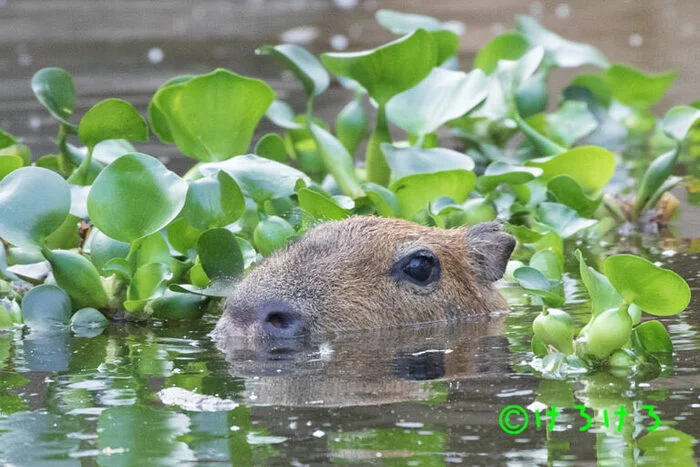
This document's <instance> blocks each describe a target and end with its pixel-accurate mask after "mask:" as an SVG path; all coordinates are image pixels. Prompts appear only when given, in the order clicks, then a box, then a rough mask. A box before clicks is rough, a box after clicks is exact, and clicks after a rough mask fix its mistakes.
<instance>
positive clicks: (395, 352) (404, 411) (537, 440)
mask: <svg viewBox="0 0 700 467" xmlns="http://www.w3.org/2000/svg"><path fill="white" fill-rule="evenodd" d="M380 7H382V8H393V9H401V10H404V11H412V12H420V13H426V14H431V15H434V16H437V17H439V18H441V19H443V20H448V19H455V20H459V21H462V22H463V23H464V25H465V26H466V30H465V33H464V35H463V36H462V48H461V51H460V61H461V63H462V67H463V68H469V67H470V63H471V61H472V59H473V56H474V53H475V51H476V50H478V48H479V47H481V46H482V45H483V44H485V43H486V42H487V41H488V40H489V38H491V37H492V36H493V35H494V34H495V33H498V32H501V31H502V30H503V29H508V28H509V27H511V26H512V24H513V19H514V15H515V14H516V13H530V14H533V15H535V16H537V17H538V18H539V19H540V20H541V21H542V22H543V23H544V25H545V26H546V27H548V28H550V29H552V30H554V31H556V32H558V33H560V34H562V35H564V36H565V37H567V38H569V39H572V40H578V41H586V42H590V43H592V44H594V45H595V46H597V47H598V48H600V49H601V50H602V51H603V52H604V53H605V54H606V55H607V56H608V57H609V58H610V59H611V61H621V62H626V63H630V64H633V65H636V66H639V67H642V68H644V69H647V70H649V71H663V70H666V69H669V68H676V69H679V70H680V71H681V76H680V78H679V79H678V80H677V82H676V83H675V84H674V86H673V87H672V88H671V91H670V92H669V94H668V96H667V97H666V99H664V101H663V102H662V103H661V104H660V105H659V106H658V109H656V110H657V111H658V112H657V113H659V114H662V113H663V112H664V111H665V110H666V109H667V108H669V107H670V106H672V105H678V104H684V103H688V102H691V101H694V100H696V99H697V98H698V97H699V96H700V92H698V91H699V88H698V85H697V76H699V75H700V47H698V45H697V44H698V41H699V39H700V3H699V2H696V1H692V0H685V1H680V0H679V1H661V0H633V1H599V0H589V1H586V2H583V1H581V2H569V3H568V4H566V3H561V2H551V1H542V2H526V1H515V0H503V1H495V0H494V1H492V2H477V1H458V0H449V1H447V0H444V1H431V2H427V1H425V2H424V1H367V0H365V1H362V0H359V1H358V0H354V1H353V0H335V1H330V0H279V1H277V0H249V1H215V0H205V1H204V0H202V1H196V2H195V1H184V0H169V1H150V2H149V1H144V0H121V1H106V0H103V1H98V0H50V1H49V0H43V1H40V0H0V127H2V128H4V129H5V130H7V131H9V132H11V133H13V134H15V135H17V136H20V137H23V138H24V139H25V142H26V143H27V144H28V145H29V146H30V147H31V148H32V149H33V150H34V152H35V155H41V154H44V153H47V152H50V151H52V150H53V149H54V146H53V143H52V141H51V138H52V137H53V135H54V134H55V131H56V128H55V126H54V125H53V123H52V121H51V119H50V117H49V116H48V114H47V113H46V112H45V111H43V110H42V109H41V108H40V107H39V104H38V103H37V102H36V101H35V100H34V98H33V96H32V94H31V90H30V88H29V79H30V78H31V75H32V74H33V73H34V72H35V71H36V70H37V69H39V68H41V67H44V66H54V65H55V66H61V67H64V68H66V69H67V70H69V71H70V72H71V73H72V74H73V76H74V77H75V82H76V87H77V91H78V94H79V99H78V110H77V113H78V114H82V113H83V112H84V111H85V110H86V109H87V108H89V107H90V106H91V105H93V104H94V103H95V102H97V101H98V100H100V99H103V98H106V97H113V96H114V97H122V98H125V99H127V100H129V101H131V102H133V103H134V104H135V105H137V107H138V108H139V110H141V111H143V110H145V108H146V105H147V104H148V101H149V100H150V97H151V96H152V94H153V92H154V90H155V89H156V88H157V87H158V86H159V85H160V84H162V83H163V82H164V81H165V80H167V79H168V78H170V77H172V76H174V75H177V74H182V73H201V72H206V71H209V70H211V69H212V68H215V67H226V68H229V69H232V70H234V71H236V72H238V73H241V74H245V75H250V76H256V77H262V78H264V79H266V80H267V81H268V82H269V83H270V84H271V85H272V86H273V87H274V88H275V90H276V91H277V92H278V95H279V96H280V97H281V98H283V99H286V100H288V101H289V102H290V103H292V104H293V105H294V106H295V107H296V108H297V109H301V107H302V100H303V98H302V95H301V92H300V91H301V90H300V88H299V86H298V85H297V84H296V82H294V80H293V79H292V78H291V77H290V76H288V75H287V74H286V73H284V72H281V69H280V67H279V65H278V64H277V63H276V62H275V61H274V60H271V59H269V58H261V57H256V56H255V55H254V53H253V51H254V49H255V47H256V46H258V45H260V44H263V43H276V42H279V41H281V40H282V37H285V38H288V37H289V36H290V35H291V36H292V37H296V38H297V39H300V38H301V39H304V37H306V38H307V39H308V38H310V37H311V38H312V40H311V41H310V42H307V43H306V44H305V45H306V46H307V47H309V48H310V49H311V50H312V51H314V52H316V53H318V52H322V51H326V50H330V49H331V43H333V44H335V45H336V46H338V45H343V42H344V41H347V43H348V48H349V49H363V48H369V47H374V46H376V45H378V44H380V43H382V42H384V41H386V40H389V39H390V38H391V36H390V35H389V33H387V32H385V31H383V30H381V28H380V27H379V26H378V25H376V24H375V22H374V19H373V11H374V10H376V9H377V8H380ZM299 28H301V29H299ZM285 33H286V35H285ZM314 36H315V37H314ZM570 76H571V75H570V74H569V73H568V72H560V73H558V74H557V75H555V79H554V80H553V87H554V88H555V89H558V88H559V87H560V86H563V85H564V84H565V83H566V82H567V80H568V79H569V77H570ZM347 99H349V96H347V94H346V93H345V92H343V91H342V90H341V89H339V88H338V87H337V86H334V87H333V88H331V90H330V91H329V92H328V93H327V94H326V95H324V96H323V97H322V98H321V99H320V100H319V102H318V109H319V113H320V115H321V116H323V117H325V118H327V119H330V118H331V117H332V116H333V115H334V113H335V112H336V111H337V110H338V108H339V107H340V106H341V105H343V104H344V103H345V102H346V100H347ZM270 129H271V126H269V124H268V123H263V125H261V130H262V131H267V130H270ZM139 148H140V149H141V150H143V151H144V152H147V153H150V154H153V155H156V156H159V157H161V158H163V159H165V160H166V161H168V162H169V164H170V165H171V166H172V167H174V168H176V169H178V170H183V169H185V168H186V167H187V166H188V165H189V164H190V162H189V161H187V160H184V158H182V157H181V156H178V155H177V153H176V151H175V149H174V147H165V146H161V145H159V144H158V143H157V142H156V141H155V140H154V141H153V142H152V143H148V144H145V145H139ZM676 194H677V195H678V196H679V197H680V198H681V199H682V200H683V201H684V206H683V207H682V211H681V215H680V217H679V218H678V219H677V220H676V221H674V222H673V223H672V224H671V225H670V226H669V228H668V229H666V230H663V231H662V232H660V233H659V234H658V235H646V236H643V237H639V236H632V237H626V238H620V237H619V236H617V235H616V234H614V233H611V234H609V235H608V236H607V237H605V238H604V239H603V242H601V244H595V245H586V244H583V246H582V247H583V248H585V249H586V252H587V256H588V257H589V258H590V259H591V262H593V263H595V259H596V258H600V255H602V254H604V253H607V252H618V251H619V252H632V253H635V254H640V255H643V256H644V257H647V258H650V259H652V260H654V261H661V262H662V263H663V264H665V265H667V266H668V267H671V268H673V269H674V270H676V271H678V272H679V273H681V274H682V275H683V276H684V277H685V278H686V279H687V280H688V281H689V283H690V285H691V287H693V293H694V295H695V296H696V297H697V284H698V277H699V276H700V267H699V266H698V264H699V263H698V256H697V255H698V254H700V241H699V240H698V239H699V238H700V230H699V229H700V215H699V214H698V211H697V208H696V207H695V206H693V205H692V203H688V202H687V201H686V199H687V198H688V196H687V194H686V193H685V191H684V190H678V191H677V192H676ZM691 200H692V196H691ZM567 256H568V258H569V259H568V260H567V267H566V269H567V274H568V275H567V277H568V280H567V295H568V303H569V304H568V305H567V307H568V308H567V311H570V312H571V313H572V314H574V315H575V316H576V317H577V319H578V322H579V324H581V323H583V320H584V316H585V314H586V313H587V311H588V310H587V302H586V297H585V294H584V292H583V291H582V290H583V289H582V288H581V285H580V284H579V283H578V282H577V281H576V280H574V279H573V278H576V277H578V274H576V272H575V270H576V266H577V265H576V264H574V263H573V262H572V261H571V260H572V259H573V258H572V257H571V256H570V255H567ZM504 293H506V294H508V295H509V297H510V300H511V302H512V303H513V304H514V306H513V311H512V312H511V313H510V314H509V315H508V316H495V317H492V319H491V320H490V321H489V322H473V323H462V324H459V325H436V326H419V327H411V328H406V329H397V330H387V331H383V332H368V333H362V334H360V335H357V334H354V335H353V334H350V335H343V336H319V337H318V338H314V340H311V341H303V342H297V343H294V344H293V345H289V344H288V345H286V346H284V347H282V348H280V347H274V346H273V347H270V346H267V347H261V346H242V347H241V348H240V349H237V350H236V351H231V352H229V353H227V354H223V353H221V352H219V351H218V350H217V349H216V348H214V346H213V344H212V343H211V342H210V340H209V339H208V338H207V333H208V331H209V330H210V329H211V328H212V326H213V322H212V321H210V322H203V323H199V324H197V325H187V326H177V325H173V326H170V325H159V324H158V323H154V324H151V325H148V326H136V325H116V324H115V325H112V326H110V328H108V330H107V331H106V332H105V333H104V334H103V335H101V336H98V337H95V338H92V339H87V338H79V337H74V336H71V335H70V334H66V335H58V336H52V337H51V338H48V339H47V338H42V337H40V336H36V335H34V336H33V335H26V334H25V335H23V334H22V333H20V332H19V331H18V332H15V333H13V334H9V333H8V334H0V464H10V465H38V464H44V465H160V464H169V465H172V464H183V465H193V464H197V465H220V464H222V463H223V464H229V463H230V464H235V465H246V464H261V463H262V464H272V465H278V464H279V465H302V464H312V465H322V464H328V463H356V464H360V465H366V464H377V465H383V464H387V465H448V464H452V463H462V464H465V465H494V464H501V465H503V464H506V465H535V464H542V465H545V464H550V465H569V464H584V465H591V464H594V463H596V462H597V463H598V464H600V465H633V464H635V463H637V464H640V465H672V464H674V463H675V464H676V465H694V464H695V461H694V458H695V457H696V453H697V452H698V451H697V450H698V448H697V444H696V439H700V353H698V348H699V347H700V336H698V327H699V326H700V315H699V313H700V303H699V302H698V300H700V299H698V298H694V299H693V302H692V303H691V306H690V308H689V309H688V310H686V311H685V312H684V313H682V314H681V315H680V316H677V317H673V318H667V319H664V320H663V322H664V324H665V325H666V326H667V328H668V329H669V332H670V334H671V337H672V339H673V341H674V343H675V349H676V353H675V355H674V364H673V366H672V367H669V368H666V369H665V370H664V372H663V373H662V374H660V375H657V377H656V378H651V379H650V378H649V377H648V375H647V376H638V377H632V378H630V377H624V376H623V377H617V376H615V375H611V374H609V373H598V374H593V375H587V376H582V377H578V378H570V379H569V380H566V381H553V380H544V379H541V378H538V377H536V376H535V375H534V374H533V373H534V372H533V370H532V368H531V367H529V366H528V365H527V362H528V361H530V360H531V354H530V353H529V341H530V337H531V321H532V319H533V317H534V316H535V314H536V313H537V311H538V310H537V309H536V307H532V306H530V305H529V302H528V299H527V298H526V297H524V296H523V295H522V291H519V290H518V289H508V288H506V289H505V290H504ZM173 387H174V388H181V389H182V390H183V391H182V392H172V389H170V390H166V392H165V393H163V392H161V391H162V390H163V389H165V388H173ZM185 391H186V392H185ZM196 394H200V395H205V396H211V397H209V398H206V399H199V398H197V396H196ZM165 402H167V404H166V403H165ZM534 402H537V403H541V404H544V405H547V406H551V405H553V404H554V405H557V406H559V407H561V408H562V411H563V414H562V415H560V418H559V420H558V422H557V424H556V429H555V431H553V432H547V430H545V429H544V428H540V429H537V428H536V427H535V426H534V425H533V423H534V421H533V419H532V414H531V419H530V426H529V427H528V428H527V429H525V431H523V432H522V433H520V434H517V435H509V434H505V433H504V432H503V430H502V429H501V428H500V427H499V422H498V416H499V412H500V411H501V409H503V408H504V407H505V406H507V405H511V404H517V405H520V406H523V407H526V406H530V405H531V404H533V403H534ZM576 404H581V405H585V406H586V407H588V413H589V414H591V415H592V414H594V413H595V414H596V415H597V419H596V423H595V425H594V426H595V427H594V428H591V429H590V430H588V431H585V432H581V431H579V428H580V427H581V426H582V425H583V419H582V418H580V417H578V416H577V410H574V409H573V408H572V407H573V405H576ZM643 404H651V405H654V406H655V407H656V412H657V413H658V414H659V416H660V418H661V420H662V421H663V423H664V425H665V426H669V427H672V428H673V430H676V431H670V430H666V431H657V432H655V433H657V435H658V434H660V437H658V438H654V436H656V435H653V434H649V431H648V427H649V426H650V425H651V424H652V422H651V420H650V419H649V418H647V417H646V414H647V412H646V411H645V410H644V409H643V408H642V405H643ZM621 405H623V406H625V407H626V409H627V411H628V412H630V413H631V414H633V415H630V416H628V418H627V419H626V420H625V423H624V426H623V427H622V430H620V431H618V430H617V427H616V426H615V424H616V422H617V416H615V415H613V414H612V412H613V410H618V409H619V407H620V406H621ZM535 407H536V406H535ZM604 410H608V411H609V416H610V427H607V428H606V427H605V425H604V421H603V418H602V417H603V411H604Z"/></svg>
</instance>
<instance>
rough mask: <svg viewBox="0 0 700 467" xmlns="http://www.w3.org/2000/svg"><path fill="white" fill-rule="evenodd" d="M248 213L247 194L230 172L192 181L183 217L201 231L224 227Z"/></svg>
mask: <svg viewBox="0 0 700 467" xmlns="http://www.w3.org/2000/svg"><path fill="white" fill-rule="evenodd" d="M244 211H245V199H244V198H243V193H242V192H241V189H240V188H239V187H238V185H237V184H236V182H235V181H234V180H233V179H232V178H231V176H230V175H229V174H227V173H226V172H219V173H217V174H216V177H204V178H200V179H199V180H190V181H189V189H188V190H187V201H186V202H185V207H184V209H183V210H182V216H183V218H184V219H185V220H186V221H187V222H188V223H189V224H190V225H192V226H194V227H196V228H198V229H201V230H208V229H212V228H217V227H224V226H226V225H229V224H231V223H233V222H234V221H235V220H236V219H238V218H239V217H241V216H242V215H243V212H244Z"/></svg>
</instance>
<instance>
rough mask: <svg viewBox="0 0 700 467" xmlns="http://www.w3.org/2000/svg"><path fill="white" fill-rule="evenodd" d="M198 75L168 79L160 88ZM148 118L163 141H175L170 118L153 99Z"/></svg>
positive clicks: (170, 142)
mask: <svg viewBox="0 0 700 467" xmlns="http://www.w3.org/2000/svg"><path fill="white" fill-rule="evenodd" d="M196 76H197V75H180V76H176V77H174V78H171V79H169V80H168V81H166V82H165V84H163V85H162V86H161V87H160V88H158V90H159V91H160V90H161V89H163V88H166V87H168V86H177V85H178V84H184V83H186V82H188V81H189V80H191V79H192V78H195V77H196ZM148 120H149V121H150V122H151V129H152V130H153V133H155V134H156V136H158V138H159V139H160V140H161V141H162V142H164V143H169V144H174V143H175V139H173V135H172V133H171V132H170V127H169V126H168V119H167V118H166V116H165V115H163V113H162V112H161V111H160V109H159V108H158V106H157V105H155V101H153V100H151V102H150V103H149V104H148ZM128 152H131V151H128Z"/></svg>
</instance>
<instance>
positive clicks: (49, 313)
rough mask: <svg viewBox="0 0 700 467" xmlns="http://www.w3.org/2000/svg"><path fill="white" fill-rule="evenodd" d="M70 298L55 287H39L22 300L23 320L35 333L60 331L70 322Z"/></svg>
mask: <svg viewBox="0 0 700 467" xmlns="http://www.w3.org/2000/svg"><path fill="white" fill-rule="evenodd" d="M70 315H71V304H70V298H69V297H68V295H67V294H66V292H65V291H63V290H62V289H60V288H58V287H56V286H55V285H39V286H37V287H34V288H32V289H31V290H30V291H29V292H27V294H26V295H25V296H24V298H23V299H22V319H23V321H24V324H26V325H27V326H29V328H31V329H32V330H34V331H51V330H54V331H55V330H58V329H61V328H63V327H65V326H66V325H68V322H69V321H70Z"/></svg>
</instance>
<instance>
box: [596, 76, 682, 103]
mask: <svg viewBox="0 0 700 467" xmlns="http://www.w3.org/2000/svg"><path fill="white" fill-rule="evenodd" d="M676 76H678V72H676V71H670V72H666V73H659V74H656V75H646V74H644V73H642V72H641V71H639V70H636V69H634V68H632V67H628V66H624V65H612V66H611V67H610V68H608V69H607V70H605V74H604V77H605V80H606V82H607V83H608V86H609V87H610V91H611V92H612V95H613V97H615V99H617V100H618V101H620V102H621V103H622V104H625V105H628V106H630V107H634V108H635V109H637V110H645V109H647V108H649V107H651V106H653V105H655V104H656V103H657V102H659V101H660V100H661V98H662V97H664V94H666V90H667V89H668V88H669V86H671V84H672V83H673V82H674V81H675V79H676Z"/></svg>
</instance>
